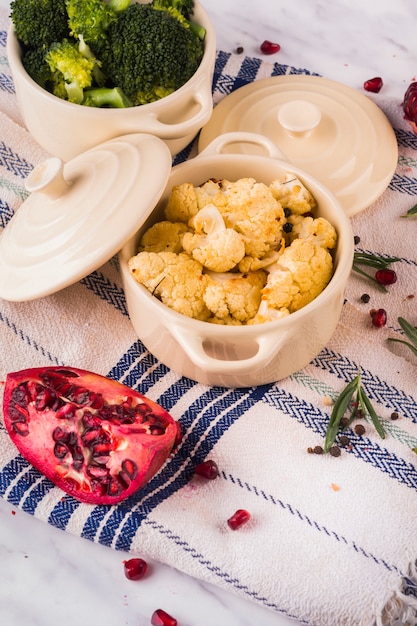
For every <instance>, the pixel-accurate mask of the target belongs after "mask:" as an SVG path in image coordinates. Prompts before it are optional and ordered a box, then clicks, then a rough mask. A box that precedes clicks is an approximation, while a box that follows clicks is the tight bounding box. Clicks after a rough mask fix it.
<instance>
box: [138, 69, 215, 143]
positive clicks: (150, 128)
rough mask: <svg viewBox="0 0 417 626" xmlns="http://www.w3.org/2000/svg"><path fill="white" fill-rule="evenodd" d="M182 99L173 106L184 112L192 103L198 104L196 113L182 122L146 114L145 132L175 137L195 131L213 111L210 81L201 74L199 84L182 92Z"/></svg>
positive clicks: (163, 136)
mask: <svg viewBox="0 0 417 626" xmlns="http://www.w3.org/2000/svg"><path fill="white" fill-rule="evenodd" d="M184 94H185V95H184V97H183V98H182V101H180V100H178V101H177V102H176V103H175V106H176V107H177V108H179V106H180V105H181V108H182V110H183V111H185V113H187V111H188V110H190V111H191V110H192V109H193V105H197V106H198V110H197V112H196V113H193V114H192V115H191V116H190V117H188V118H187V119H185V120H184V121H182V122H173V123H172V124H171V123H168V122H164V121H162V120H161V119H159V118H158V113H154V114H153V115H149V114H148V115H147V116H146V124H147V126H146V132H149V133H151V134H152V133H155V134H156V135H158V136H159V137H161V138H162V139H177V138H178V137H182V136H184V135H192V134H195V133H197V132H198V131H199V130H200V128H202V127H203V126H204V125H205V124H206V123H207V122H208V120H209V119H210V116H211V114H212V111H213V96H212V93H211V83H210V84H209V83H208V81H207V79H206V77H205V76H203V77H202V78H201V80H200V81H199V84H197V85H195V86H194V89H193V92H192V93H191V94H190V93H189V92H188V91H185V92H184Z"/></svg>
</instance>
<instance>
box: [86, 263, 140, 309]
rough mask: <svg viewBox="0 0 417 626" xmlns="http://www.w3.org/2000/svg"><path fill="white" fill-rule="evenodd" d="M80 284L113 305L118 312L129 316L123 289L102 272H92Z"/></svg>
mask: <svg viewBox="0 0 417 626" xmlns="http://www.w3.org/2000/svg"><path fill="white" fill-rule="evenodd" d="M80 283H81V284H82V285H84V286H85V287H87V289H89V290H90V291H92V292H93V293H94V294H95V295H96V296H98V297H99V298H101V299H102V300H104V301H105V302H108V303H109V304H111V305H112V306H113V307H114V308H115V309H116V310H117V311H120V313H123V315H126V316H127V315H128V313H127V307H126V298H125V294H124V291H123V289H122V288H121V287H119V286H118V285H116V284H115V283H113V282H111V281H110V280H109V279H108V278H106V277H105V276H104V275H103V274H102V273H101V272H98V271H95V272H92V273H91V274H89V275H88V276H86V277H85V278H83V279H82V280H80Z"/></svg>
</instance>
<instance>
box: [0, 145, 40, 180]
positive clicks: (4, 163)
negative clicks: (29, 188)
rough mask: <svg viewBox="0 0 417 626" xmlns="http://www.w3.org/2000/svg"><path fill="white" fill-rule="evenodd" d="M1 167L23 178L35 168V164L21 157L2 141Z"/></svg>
mask: <svg viewBox="0 0 417 626" xmlns="http://www.w3.org/2000/svg"><path fill="white" fill-rule="evenodd" d="M0 167H4V169H6V170H7V171H8V172H11V173H12V174H14V175H15V176H18V177H19V178H22V179H25V178H27V177H28V176H29V174H30V172H31V171H32V170H33V165H31V164H30V163H28V161H26V159H24V158H22V157H20V156H19V155H18V154H17V152H15V151H14V150H12V149H11V148H10V147H9V146H7V145H6V144H5V142H4V141H0Z"/></svg>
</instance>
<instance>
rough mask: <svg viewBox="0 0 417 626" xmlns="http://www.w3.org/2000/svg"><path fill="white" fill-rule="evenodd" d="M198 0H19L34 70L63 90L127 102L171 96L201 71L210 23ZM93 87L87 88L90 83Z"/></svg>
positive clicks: (16, 18)
mask: <svg viewBox="0 0 417 626" xmlns="http://www.w3.org/2000/svg"><path fill="white" fill-rule="evenodd" d="M193 7H194V0H151V2H150V3H147V4H131V0H109V1H107V0H12V2H11V15H10V17H11V19H12V22H13V25H14V28H15V32H16V36H17V38H18V40H19V42H20V44H21V47H22V62H23V65H24V67H25V69H26V71H27V72H28V74H29V75H30V76H31V77H32V78H33V79H34V80H35V81H36V82H37V83H38V84H39V85H40V86H41V87H43V88H44V89H47V90H48V91H50V92H51V93H53V94H54V95H55V96H58V97H59V98H63V99H64V100H69V101H70V102H75V103H78V104H85V105H86V106H105V107H109V106H110V107H125V106H135V105H140V104H146V103H148V102H154V101H155V100H159V99H160V98H163V97H165V96H167V95H169V94H170V93H172V92H173V91H175V90H176V89H178V88H179V87H181V86H182V85H183V84H184V83H185V82H187V80H188V79H189V78H191V76H192V75H193V74H194V72H195V71H196V70H197V68H198V66H199V64H200V61H201V59H202V57H203V54H204V43H203V38H204V35H205V30H204V28H203V27H201V28H200V27H198V26H197V27H196V25H194V24H192V23H191V22H190V21H189V18H190V16H191V15H192V10H193ZM90 88H91V90H94V91H89V93H88V94H85V93H84V90H85V89H90Z"/></svg>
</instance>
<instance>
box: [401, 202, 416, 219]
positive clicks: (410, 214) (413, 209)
mask: <svg viewBox="0 0 417 626" xmlns="http://www.w3.org/2000/svg"><path fill="white" fill-rule="evenodd" d="M415 215H417V204H415V205H414V206H413V207H411V209H408V211H407V213H406V214H405V215H401V217H414V216H415Z"/></svg>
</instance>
